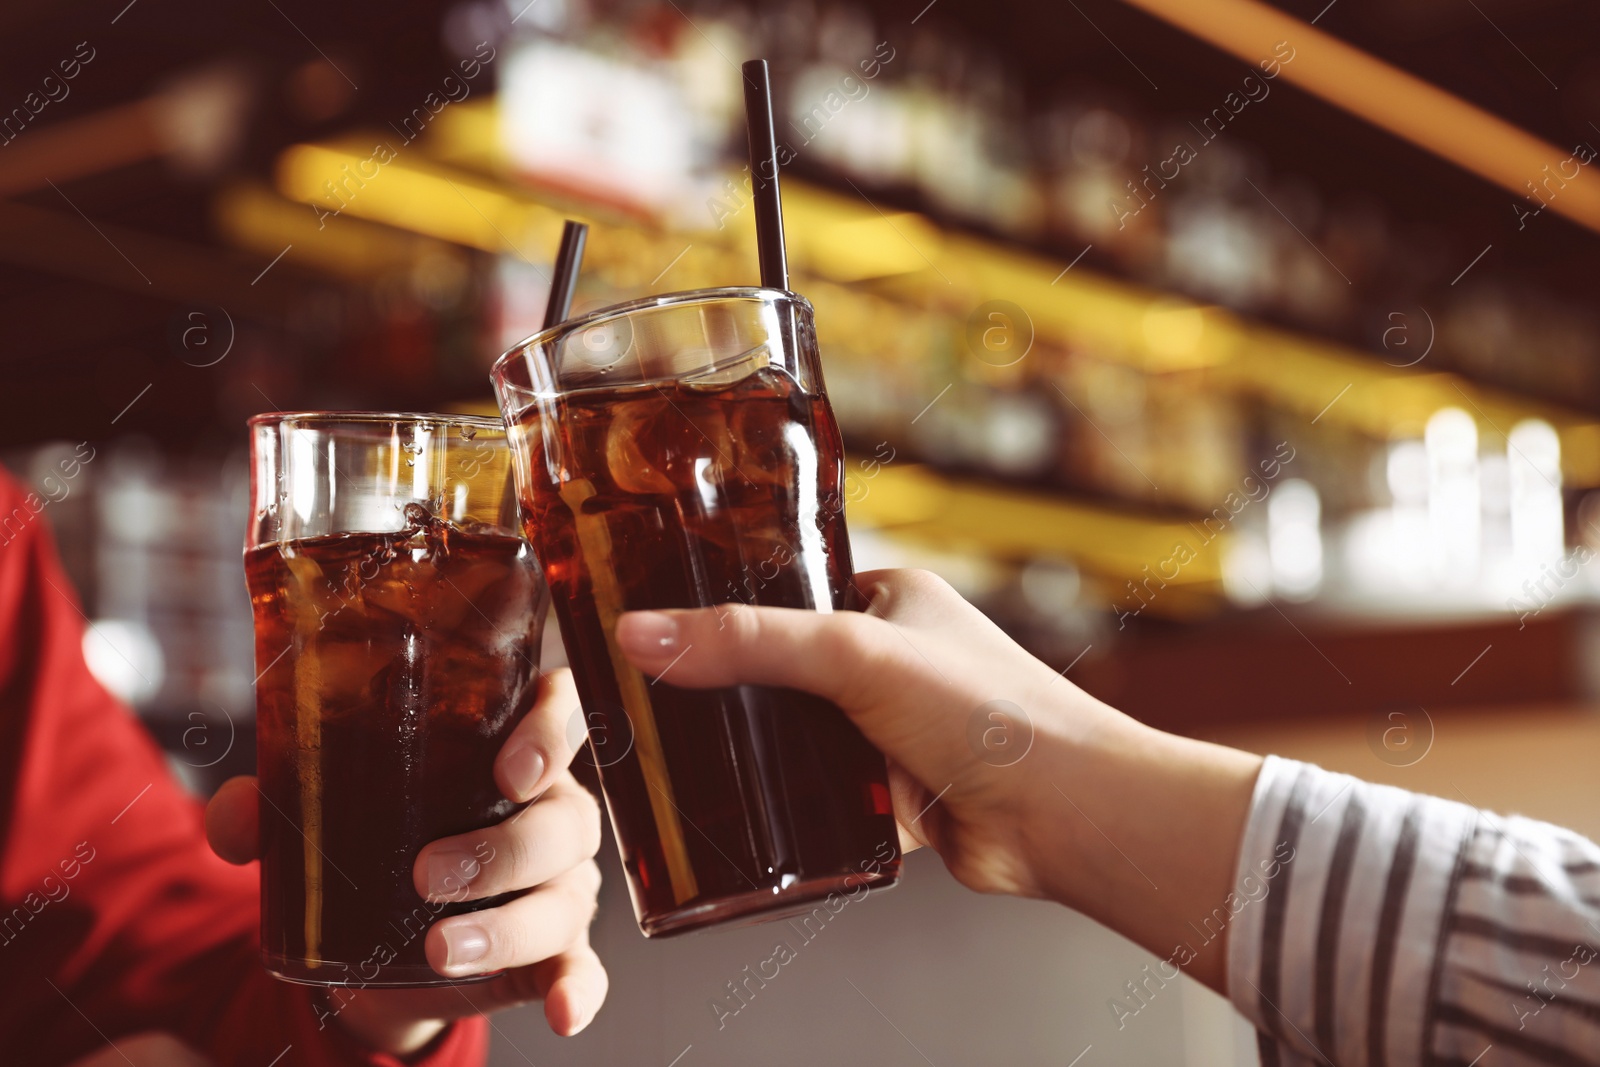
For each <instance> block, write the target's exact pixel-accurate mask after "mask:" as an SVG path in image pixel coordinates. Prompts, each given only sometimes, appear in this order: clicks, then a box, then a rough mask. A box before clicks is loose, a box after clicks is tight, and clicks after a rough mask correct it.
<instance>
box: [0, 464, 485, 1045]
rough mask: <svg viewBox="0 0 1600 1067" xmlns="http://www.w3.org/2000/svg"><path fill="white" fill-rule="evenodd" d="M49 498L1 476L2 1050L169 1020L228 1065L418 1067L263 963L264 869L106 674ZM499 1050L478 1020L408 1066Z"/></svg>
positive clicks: (99, 1038)
mask: <svg viewBox="0 0 1600 1067" xmlns="http://www.w3.org/2000/svg"><path fill="white" fill-rule="evenodd" d="M44 508H45V505H44V504H43V502H42V501H41V500H40V499H39V498H38V497H36V496H29V495H25V494H24V493H23V492H22V491H21V490H19V489H18V487H17V486H16V484H15V483H14V482H12V481H11V480H10V479H9V478H6V477H5V476H4V475H3V474H0V1050H3V1052H0V1058H3V1059H4V1060H5V1061H6V1062H14V1063H30V1064H55V1063H63V1062H66V1061H69V1060H71V1059H73V1058H75V1057H77V1056H80V1055H83V1054H85V1053H87V1052H90V1051H92V1050H94V1049H97V1048H100V1047H103V1046H104V1045H105V1044H106V1043H107V1042H108V1041H113V1040H115V1039H116V1038H118V1037H120V1036H125V1035H129V1034H133V1033H138V1032H143V1031H150V1030H164V1031H167V1032H170V1033H172V1034H175V1035H177V1036H179V1037H181V1038H183V1039H184V1040H186V1041H188V1042H189V1043H190V1044H192V1045H194V1046H195V1047H196V1048H198V1049H200V1050H201V1051H203V1052H205V1053H206V1054H208V1055H209V1056H211V1057H212V1058H213V1059H215V1060H216V1062H217V1063H218V1064H220V1065H224V1067H226V1065H230V1064H251V1065H260V1064H266V1063H273V1064H275V1065H276V1067H288V1065H291V1064H295V1065H314V1067H324V1065H328V1067H332V1065H355V1064H360V1065H371V1067H379V1065H384V1067H388V1065H394V1067H398V1064H399V1062H400V1061H399V1060H397V1059H395V1058H394V1057H391V1056H384V1055H379V1054H375V1053H371V1052H368V1051H365V1050H364V1049H362V1048H359V1047H357V1045H356V1044H355V1042H353V1041H352V1040H351V1039H350V1038H348V1037H347V1036H346V1035H344V1034H343V1032H342V1031H341V1032H335V1031H336V1030H337V1029H338V1027H337V1023H334V1022H329V1023H328V1025H327V1026H326V1027H325V1028H319V1025H318V1021H317V1015H316V1012H315V1010H314V1009H313V1006H312V1002H311V991H310V990H309V989H307V988H305V987H301V986H294V985H289V984H287V983H283V982H279V981H277V980H276V979H273V978H272V977H270V976H269V975H268V974H267V973H266V972H265V971H264V970H263V969H262V967H261V964H260V962H259V959H258V956H257V945H258V927H257V924H258V907H257V894H258V891H259V888H258V885H257V878H258V874H257V870H256V866H255V865H254V864H252V865H250V866H249V867H242V868H241V867H230V866H229V865H227V864H225V863H223V862H222V861H221V860H219V859H217V858H216V857H215V856H214V855H213V854H212V853H211V850H210V848H209V847H208V846H207V845H206V842H205V837H204V832H203V829H202V825H201V807H200V805H199V804H198V803H197V802H196V801H195V800H194V799H193V798H192V797H190V796H189V795H188V794H186V793H185V792H184V791H183V790H182V788H181V787H180V786H179V785H178V783H177V782H176V781H175V780H174V779H173V778H172V776H171V775H170V774H169V773H168V770H167V767H166V764H165V762H164V760H163V757H162V755H161V752H160V751H159V749H158V748H157V747H156V746H155V744H154V743H153V742H152V741H151V739H150V737H149V736H148V734H147V733H146V732H145V731H144V729H143V728H142V727H141V726H140V725H139V723H138V722H137V720H135V719H134V717H133V716H132V715H131V714H130V713H129V712H128V711H127V710H126V709H125V708H123V707H122V706H121V705H120V704H118V703H117V701H116V700H115V699H113V698H112V697H111V696H110V695H109V694H108V693H106V691H105V690H104V689H102V688H101V687H100V685H99V684H98V683H97V682H96V681H95V680H94V678H93V677H92V676H91V675H90V674H89V671H88V668H87V667H86V666H85V664H84V659H83V649H82V642H83V632H84V619H83V614H82V611H81V610H80V608H79V607H78V603H77V600H76V599H75V597H74V595H73V592H72V590H71V589H70V588H69V586H68V583H67V581H66V578H65V575H64V574H63V572H62V570H61V567H60V564H59V562H58V561H57V559H56V555H55V550H54V547H53V545H52V544H51V541H50V538H49V535H48V533H47V532H46V530H45V524H44V519H43V518H42V516H41V515H40V512H42V511H43V510H44ZM487 1047H488V1040H487V1032H486V1026H485V1024H484V1022H483V1020H481V1019H473V1020H468V1021H465V1022H462V1023H457V1024H455V1025H454V1026H452V1027H451V1028H450V1030H449V1031H448V1032H447V1033H446V1034H445V1035H443V1036H442V1038H441V1039H440V1041H438V1042H437V1043H436V1044H435V1045H434V1046H431V1047H430V1049H429V1051H428V1052H427V1054H426V1055H425V1056H423V1057H422V1058H420V1059H414V1060H411V1061H408V1062H410V1063H413V1064H415V1063H423V1064H426V1065H428V1067H465V1065H468V1064H474V1065H475V1064H481V1063H483V1062H484V1060H485V1058H486V1055H487ZM274 1057H280V1058H278V1059H274Z"/></svg>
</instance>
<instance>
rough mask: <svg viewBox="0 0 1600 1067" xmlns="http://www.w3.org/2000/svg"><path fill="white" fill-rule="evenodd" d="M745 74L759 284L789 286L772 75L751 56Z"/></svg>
mask: <svg viewBox="0 0 1600 1067" xmlns="http://www.w3.org/2000/svg"><path fill="white" fill-rule="evenodd" d="M740 71H741V72H742V73H743V74H744V118H745V124H746V126H748V127H749V130H750V182H751V185H752V186H753V188H754V191H755V209H756V253H757V256H758V257H759V259H760V260H761V284H762V285H763V286H765V287H766V288H768V289H787V288H789V258H788V256H787V255H786V254H785V253H784V250H783V199H782V197H781V196H780V195H779V193H778V138H777V135H776V134H775V133H774V132H773V129H772V78H771V75H769V74H768V73H767V61H766V60H764V59H752V60H750V61H749V62H747V63H745V64H744V66H743V67H741V68H740Z"/></svg>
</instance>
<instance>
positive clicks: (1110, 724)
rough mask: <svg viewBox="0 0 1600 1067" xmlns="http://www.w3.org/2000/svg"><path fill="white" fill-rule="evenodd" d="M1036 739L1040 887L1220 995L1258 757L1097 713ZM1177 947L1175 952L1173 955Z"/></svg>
mask: <svg viewBox="0 0 1600 1067" xmlns="http://www.w3.org/2000/svg"><path fill="white" fill-rule="evenodd" d="M1071 718H1073V719H1075V721H1074V722H1072V724H1071V726H1070V728H1069V727H1068V726H1067V723H1068V720H1069V717H1067V716H1063V718H1062V719H1061V720H1060V724H1061V725H1060V727H1059V728H1056V729H1050V728H1049V727H1047V728H1046V729H1045V730H1043V731H1041V736H1040V738H1039V740H1038V744H1039V746H1040V751H1039V755H1040V757H1041V758H1040V761H1039V767H1038V768H1036V773H1035V783H1034V788H1033V789H1032V790H1031V800H1030V803H1029V806H1030V808H1031V809H1032V810H1031V811H1029V812H1028V813H1027V814H1026V816H1025V817H1026V819H1027V822H1028V824H1029V826H1030V827H1031V831H1030V833H1029V840H1030V851H1031V852H1032V853H1033V855H1034V857H1035V858H1036V862H1037V864H1038V870H1039V874H1038V882H1039V885H1040V888H1041V890H1042V891H1043V892H1044V894H1045V895H1047V896H1048V897H1050V898H1051V899H1054V900H1057V901H1059V902H1060V903H1062V904H1065V905H1067V906H1068V907H1071V908H1073V909H1075V910H1077V911H1080V912H1082V913H1084V914H1085V915H1088V916H1089V917H1090V918H1092V919H1095V920H1096V921H1098V922H1101V923H1103V924H1105V925H1106V926H1108V927H1110V928H1111V929H1113V930H1115V931H1117V932H1118V933H1120V934H1122V935H1123V936H1125V937H1127V938H1129V939H1130V940H1132V941H1135V942H1137V943H1138V944H1140V945H1142V946H1144V947H1145V948H1147V949H1149V950H1150V951H1151V952H1153V953H1155V954H1156V956H1158V957H1159V958H1161V959H1163V960H1167V959H1171V960H1172V962H1173V964H1174V965H1175V966H1178V967H1182V968H1183V969H1184V970H1185V971H1186V972H1187V973H1189V974H1190V975H1191V976H1192V977H1194V978H1197V979H1199V980H1200V981H1202V982H1204V983H1205V984H1206V985H1208V986H1210V987H1211V988H1213V989H1215V990H1217V991H1218V992H1223V993H1225V992H1226V988H1225V985H1226V973H1227V950H1226V945H1227V940H1226V937H1227V924H1220V926H1221V929H1220V931H1219V930H1218V926H1219V924H1217V923H1216V922H1215V921H1212V922H1210V923H1208V922H1207V920H1208V918H1209V917H1211V916H1213V915H1214V913H1215V912H1216V910H1217V909H1218V908H1225V906H1226V903H1227V901H1228V899H1229V894H1230V893H1233V892H1235V891H1236V888H1237V887H1235V886H1234V884H1233V883H1234V881H1235V865H1236V862H1237V859H1238V854H1239V843H1240V839H1241V838H1242V836H1243V834H1244V827H1245V822H1246V820H1247V818H1248V816H1249V811H1250V796H1251V791H1252V789H1253V788H1254V784H1255V779H1256V775H1257V773H1258V771H1259V770H1260V767H1261V759H1260V757H1258V756H1253V755H1250V754H1248V753H1244V752H1238V751H1235V750H1233V749H1228V748H1223V747H1221V746H1218V745H1212V744H1207V743H1205V742H1201V741H1193V740H1190V739H1187V738H1181V737H1176V736H1173V735H1171V734H1165V733H1161V732H1160V731H1158V730H1153V729H1150V728H1149V727H1146V726H1143V725H1141V724H1139V723H1137V722H1134V721H1133V720H1131V719H1129V718H1127V717H1126V716H1123V715H1120V714H1118V713H1115V712H1111V711H1110V709H1107V708H1104V706H1103V705H1102V706H1100V708H1098V709H1096V713H1095V715H1094V717H1093V718H1094V721H1093V722H1092V723H1091V724H1090V726H1089V728H1088V729H1084V728H1083V718H1084V715H1083V712H1082V710H1081V709H1074V711H1073V712H1072V716H1071ZM1180 946H1182V948H1180Z"/></svg>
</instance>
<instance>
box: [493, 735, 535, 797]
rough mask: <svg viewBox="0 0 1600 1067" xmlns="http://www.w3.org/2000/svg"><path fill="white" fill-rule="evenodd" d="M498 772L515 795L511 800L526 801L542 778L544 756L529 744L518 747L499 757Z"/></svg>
mask: <svg viewBox="0 0 1600 1067" xmlns="http://www.w3.org/2000/svg"><path fill="white" fill-rule="evenodd" d="M500 772H501V774H503V775H504V776H505V780H506V784H507V785H508V786H510V787H511V791H512V792H513V793H514V794H516V795H515V796H514V797H512V799H513V800H526V799H527V798H528V797H530V796H532V795H533V787H534V786H536V785H538V784H539V779H540V778H543V777H544V756H543V755H542V754H540V752H539V750H538V749H537V748H535V747H534V746H533V745H531V744H523V745H518V746H517V747H515V748H513V749H511V750H510V751H509V752H507V753H506V754H505V755H504V756H501V757H500Z"/></svg>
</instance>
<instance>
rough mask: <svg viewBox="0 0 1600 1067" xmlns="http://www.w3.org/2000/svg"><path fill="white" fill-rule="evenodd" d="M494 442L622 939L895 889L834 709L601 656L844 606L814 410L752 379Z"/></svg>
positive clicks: (652, 389)
mask: <svg viewBox="0 0 1600 1067" xmlns="http://www.w3.org/2000/svg"><path fill="white" fill-rule="evenodd" d="M512 441H513V447H514V449H516V452H517V461H518V465H519V477H520V482H521V484H520V486H519V490H520V493H521V496H522V505H523V515H524V525H525V529H526V531H527V534H528V538H529V540H530V541H532V542H533V544H534V546H535V548H536V551H537V554H538V556H539V559H540V562H541V563H542V565H543V569H544V574H545V578H546V580H547V582H548V583H549V585H550V587H551V593H552V597H553V602H554V605H555V610H556V616H557V618H558V620H559V621H560V625H561V634H562V637H563V638H564V640H565V643H566V648H567V654H568V657H569V658H570V660H571V661H572V665H573V670H574V672H575V674H576V678H577V685H578V692H579V695H580V698H581V699H582V702H583V707H584V709H585V714H586V718H587V726H588V730H589V736H590V739H591V741H592V745H591V752H592V758H593V759H594V760H595V762H596V763H597V765H598V766H599V773H600V778H601V782H602V785H603V788H604V791H605V795H606V800H607V803H608V806H609V808H610V812H611V818H612V822H613V825H614V827H615V829H616V834H617V838H618V843H619V846H620V848H621V851H622V858H623V866H624V868H625V870H626V872H627V875H628V879H629V887H630V889H631V891H632V893H633V898H634V905H635V910H636V912H637V914H638V917H639V923H640V927H641V929H643V930H644V932H645V933H646V934H648V935H655V934H665V933H672V932H676V931H680V930H686V929H691V928H695V927H700V926H705V925H708V924H710V923H714V922H720V921H724V920H727V919H733V918H741V917H752V916H757V915H760V916H762V917H769V916H778V915H784V914H793V913H796V912H800V911H809V910H811V909H812V908H813V907H814V906H818V905H817V902H818V901H819V900H822V899H824V898H829V897H830V895H833V899H858V898H859V897H860V896H861V895H863V894H864V893H865V892H866V891H867V890H868V889H870V888H872V887H875V886H886V885H891V884H893V883H894V881H895V880H896V878H897V876H898V871H899V858H898V848H897V838H896V831H895V824H894V819H893V815H892V813H891V807H890V801H889V790H888V784H887V775H886V772H885V766H884V759H883V757H882V755H880V754H879V753H878V752H877V751H876V750H875V749H874V748H873V747H872V746H871V745H870V744H868V743H867V741H866V740H865V739H864V738H863V737H862V735H861V734H860V732H859V731H858V730H857V729H856V728H855V726H854V725H852V724H851V723H850V721H849V720H848V719H847V718H846V717H845V715H844V714H843V713H842V712H841V711H840V710H839V709H838V708H836V707H834V706H833V705H831V704H829V703H828V702H826V701H824V700H821V699H819V698H816V697H813V696H809V695H807V694H804V693H800V692H795V691H792V690H784V689H770V688H761V687H756V686H742V687H738V688H728V689H680V688H677V687H675V686H674V685H673V684H672V670H671V668H670V667H669V668H668V669H667V670H666V671H665V672H664V674H663V675H662V676H661V677H660V678H657V679H651V678H647V677H645V676H643V675H642V674H641V673H640V672H639V671H638V670H637V669H635V668H634V667H632V666H631V665H630V664H628V663H627V661H626V660H625V659H624V658H623V657H622V656H621V654H620V652H619V651H618V649H617V646H616V644H615V642H614V633H615V627H616V622H617V617H618V616H619V615H620V614H621V613H622V612H624V611H632V610H638V609H649V608H687V607H704V606H711V605H721V604H733V605H738V604H759V605H769V606H778V607H789V608H810V609H813V610H819V611H838V610H846V609H850V608H856V607H860V606H862V605H860V604H858V601H857V594H856V593H855V591H854V589H853V587H852V584H851V582H852V577H853V575H852V570H851V562H850V548H849V544H848V541H847V539H846V533H845V526H844V517H843V514H842V502H841V496H840V492H841V485H840V482H841V477H842V462H841V446H840V439H839V431H838V428H837V426H836V425H835V423H834V420H833V415H832V413H831V411H830V409H829V407H828V404H827V401H826V398H825V397H824V396H823V395H821V394H820V392H817V393H808V392H807V391H805V390H804V389H802V388H801V387H800V386H799V385H798V384H797V383H796V381H795V380H794V379H793V378H792V377H790V376H789V375H788V374H787V373H785V371H783V370H781V369H779V368H776V367H773V366H770V365H769V366H764V367H761V368H760V369H756V370H753V371H752V372H751V373H748V374H746V375H744V376H743V377H740V378H738V379H737V380H734V381H729V380H728V375H727V374H721V375H715V376H711V378H710V380H708V381H707V382H706V384H696V383H695V382H694V381H693V380H689V381H672V382H654V383H640V384H629V385H619V386H616V387H609V388H588V389H581V390H574V391H572V392H569V393H566V394H564V395H562V396H560V397H559V398H556V399H555V400H554V402H553V403H550V404H543V405H536V406H534V407H530V408H529V409H527V410H525V411H523V412H522V413H521V414H520V416H519V417H518V421H517V422H516V423H515V425H514V426H513V427H512ZM735 610H736V609H735ZM688 654H690V655H693V652H692V651H690V652H689V653H688ZM580 758H581V757H580Z"/></svg>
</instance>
